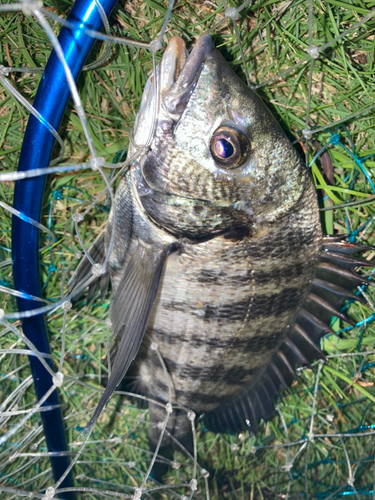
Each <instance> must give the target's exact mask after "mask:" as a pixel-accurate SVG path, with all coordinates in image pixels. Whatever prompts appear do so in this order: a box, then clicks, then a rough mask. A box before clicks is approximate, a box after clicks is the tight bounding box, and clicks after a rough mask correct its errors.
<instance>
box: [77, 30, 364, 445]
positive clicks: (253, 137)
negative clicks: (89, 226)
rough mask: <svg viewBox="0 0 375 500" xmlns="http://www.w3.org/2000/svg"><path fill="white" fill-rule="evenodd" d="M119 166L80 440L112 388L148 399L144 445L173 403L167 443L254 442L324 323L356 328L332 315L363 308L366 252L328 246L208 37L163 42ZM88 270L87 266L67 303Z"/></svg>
mask: <svg viewBox="0 0 375 500" xmlns="http://www.w3.org/2000/svg"><path fill="white" fill-rule="evenodd" d="M148 139H150V140H148ZM145 144H146V146H145V147H143V146H144V145H145ZM142 147H143V149H142ZM140 148H141V150H142V153H141V154H138V153H137V152H139V151H140ZM128 155H129V157H132V156H134V158H136V159H135V160H134V162H133V163H132V164H131V167H130V168H129V170H128V171H127V172H126V173H125V174H124V175H123V177H122V178H121V181H120V183H119V185H118V188H117V190H116V193H115V200H114V205H115V209H116V217H114V211H113V209H112V210H111V212H110V215H109V218H108V223H107V225H106V227H105V229H104V230H103V232H102V233H100V235H99V236H98V237H97V239H96V240H95V242H94V243H93V245H92V247H91V249H90V250H89V255H90V258H91V260H92V261H94V262H96V263H99V264H103V263H104V262H105V258H106V255H107V253H108V249H109V246H110V241H111V238H112V237H114V246H113V250H112V253H111V254H110V257H109V261H108V266H107V267H106V269H105V270H104V274H103V275H102V276H100V277H98V278H97V279H96V281H94V282H93V283H92V284H91V285H90V288H89V292H88V294H89V297H90V298H91V297H92V296H93V294H94V293H95V289H96V286H97V285H98V284H99V286H100V289H101V295H102V297H104V296H105V294H106V291H107V286H108V281H109V280H110V282H111V287H112V291H113V298H112V302H111V308H110V314H111V321H112V327H113V337H112V344H111V351H110V359H111V371H110V373H109V375H108V377H107V380H106V387H105V389H104V391H103V393H102V395H101V398H100V401H99V403H98V406H97V407H96V409H95V411H94V413H93V415H92V417H91V419H90V421H89V424H88V427H90V426H92V425H94V423H95V422H96V420H97V418H98V417H99V415H100V413H101V411H102V410H103V408H104V407H105V405H106V404H107V402H108V400H109V399H110V397H111V395H112V394H113V392H114V391H115V390H116V388H118V387H121V388H122V389H124V388H130V389H132V390H133V392H135V393H137V394H142V395H146V396H148V397H149V398H150V399H151V401H153V402H150V403H149V410H150V422H151V424H150V430H149V436H148V437H149V441H150V444H151V445H153V446H154V447H155V446H156V444H157V442H158V439H159V435H160V425H158V424H159V423H160V422H161V421H163V420H165V417H166V411H165V405H166V404H167V403H168V402H169V403H171V405H172V406H170V407H169V413H170V415H169V419H168V424H167V430H168V432H169V434H168V435H166V436H164V440H163V442H162V446H169V445H171V442H172V438H173V440H179V441H180V442H183V443H186V446H187V447H188V448H189V447H190V448H191V441H189V439H190V438H189V437H188V435H190V434H191V419H192V417H191V416H192V415H193V416H195V415H201V416H202V419H203V421H204V425H205V426H206V428H207V429H208V430H211V431H213V432H232V433H239V432H242V431H246V430H247V431H249V432H251V433H256V432H257V430H258V426H259V422H260V421H261V420H264V421H267V420H269V419H270V418H272V417H273V415H274V414H275V401H276V400H277V398H278V396H279V395H280V392H281V390H282V389H283V388H285V389H287V388H288V387H289V386H290V385H291V383H292V382H293V380H294V379H295V377H296V370H297V368H298V367H299V366H302V365H309V364H310V363H311V362H312V361H314V360H317V359H324V353H323V351H322V350H321V348H320V340H321V338H322V337H323V336H324V335H326V334H329V333H334V332H333V331H332V330H331V328H330V326H329V324H330V321H331V318H332V316H336V317H339V318H341V319H342V320H344V321H346V322H347V323H349V324H352V322H351V320H350V318H348V317H347V316H346V315H345V313H343V312H342V311H341V306H342V303H343V301H345V300H357V301H363V299H362V298H361V297H358V296H357V295H355V294H354V293H352V290H353V288H355V287H357V286H360V285H367V284H368V281H367V280H366V279H365V278H363V277H361V275H360V274H358V273H357V271H356V270H357V268H358V267H360V266H366V265H367V266H368V262H367V261H366V260H364V259H362V258H361V257H360V256H359V257H358V256H357V254H360V253H362V252H364V251H365V250H367V249H368V248H369V247H366V246H361V245H357V244H354V243H350V242H347V241H345V240H344V239H343V236H329V237H328V236H323V233H322V228H321V222H320V215H319V206H318V200H317V194H316V190H315V188H314V184H313V181H312V178H311V175H310V173H309V171H308V169H307V168H306V166H305V164H304V163H303V161H302V160H301V158H300V156H299V154H298V153H297V152H296V150H295V148H294V147H293V145H292V144H291V142H290V141H289V139H288V138H287V136H286V134H285V133H284V131H283V130H282V128H281V127H280V125H279V123H278V122H277V120H276V119H275V118H274V117H273V116H272V114H271V112H270V111H269V110H268V108H267V106H266V105H265V104H264V102H263V101H262V100H261V98H260V97H259V96H258V95H257V94H256V92H255V91H254V90H253V89H251V88H249V87H247V86H246V85H245V84H244V83H243V82H242V81H241V79H240V78H239V77H238V76H237V75H236V74H235V73H234V72H233V70H232V69H231V68H230V66H229V65H228V64H227V62H226V61H225V59H224V58H223V56H222V55H221V54H220V52H219V51H218V50H217V49H216V48H215V47H214V45H213V41H212V38H211V37H210V35H207V34H205V35H202V36H201V37H200V38H199V39H198V40H197V41H196V43H195V44H194V46H193V48H192V50H191V52H190V53H188V51H187V49H186V45H185V42H184V41H183V39H182V38H180V37H176V36H174V37H172V38H171V39H170V40H169V43H168V45H167V48H166V49H165V51H164V53H163V56H162V58H161V61H160V63H159V65H158V66H157V68H156V70H155V74H152V75H151V76H150V78H149V79H148V82H147V84H146V86H145V89H144V93H143V97H142V101H141V105H140V109H139V112H138V115H137V117H136V121H135V125H134V129H133V131H132V134H131V137H130V146H129V151H128ZM91 273H92V262H91V261H90V259H88V258H87V257H84V258H83V259H82V260H81V262H80V264H79V266H78V267H77V270H76V271H75V273H74V275H73V277H72V278H71V280H70V283H69V287H70V291H73V293H74V289H76V288H77V286H78V284H80V283H82V282H83V281H82V280H84V279H87V278H88V277H90V276H92V274H91ZM158 403H163V405H160V404H158ZM187 408H188V409H190V410H191V411H190V413H188V417H187V412H186V409H187Z"/></svg>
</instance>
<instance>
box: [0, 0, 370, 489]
mask: <svg viewBox="0 0 375 500" xmlns="http://www.w3.org/2000/svg"><path fill="white" fill-rule="evenodd" d="M96 3H97V4H99V0H98V1H97V2H96ZM371 5H372V2H362V1H359V0H358V1H357V0H352V1H351V2H350V3H344V2H337V1H333V0H329V1H327V2H325V3H323V2H316V1H314V2H313V1H312V0H311V1H302V2H301V1H286V2H285V1H280V2H269V1H264V0H260V1H256V2H249V1H246V2H244V3H242V4H236V3H234V2H233V3H232V2H230V3H229V2H226V1H222V2H217V3H216V2H211V1H208V0H207V1H204V2H201V1H199V2H198V1H197V2H176V3H173V2H170V3H169V4H167V3H162V2H159V3H157V2H153V1H151V0H146V1H145V2H139V1H131V2H127V3H125V4H123V3H119V4H118V5H117V6H116V8H115V10H114V12H113V13H112V14H111V16H110V18H109V20H107V19H105V22H104V26H105V28H104V30H103V31H102V33H95V32H89V33H88V35H89V36H93V37H94V38H96V39H98V40H99V41H98V42H97V44H96V45H95V47H94V50H93V52H92V54H91V56H90V61H89V62H88V63H87V66H86V67H85V70H86V71H84V73H83V74H82V75H81V77H80V79H79V81H78V84H77V85H76V84H75V83H74V81H73V80H72V79H71V81H70V86H71V92H72V96H73V102H72V103H70V104H69V105H68V109H67V111H66V113H65V118H64V121H63V124H62V127H61V129H60V130H59V132H57V131H55V130H54V129H53V128H52V127H51V126H50V125H49V124H48V123H45V125H46V126H47V127H48V128H49V130H50V132H51V133H53V135H54V136H55V138H56V139H57V145H58V146H57V147H55V150H54V155H53V158H54V160H53V161H52V162H51V164H50V167H49V168H48V173H49V174H50V175H49V176H48V180H47V188H46V192H45V196H44V204H43V216H42V220H41V222H40V223H39V222H37V221H33V220H28V222H29V223H30V224H33V225H36V226H37V227H39V228H40V230H41V249H40V265H41V274H42V282H43V285H42V291H43V300H44V302H45V304H44V305H43V308H42V309H41V308H40V299H38V301H39V302H38V304H37V305H36V308H35V311H34V312H33V313H32V314H35V313H36V312H40V311H41V310H43V311H44V312H45V313H46V320H47V324H48V331H49V337H50V344H51V352H52V359H53V366H54V370H53V371H51V369H50V368H49V367H48V370H49V371H50V372H51V375H53V382H54V385H53V387H52V388H51V391H53V390H55V389H56V390H57V388H58V390H59V393H60V400H61V402H62V409H63V414H64V422H65V426H66V429H67V435H68V440H69V451H68V454H69V456H70V458H71V464H72V466H74V476H75V483H76V487H75V488H74V489H75V490H76V491H77V492H79V495H80V498H132V499H140V498H180V499H192V498H197V499H208V498H212V499H214V498H220V499H222V498H228V499H237V498H238V499H255V498H264V499H272V498H289V499H291V498H301V497H302V498H316V499H328V498H341V497H343V496H352V497H356V498H362V497H366V498H369V497H371V496H372V497H373V498H374V497H375V493H374V477H375V454H374V449H375V446H374V444H375V443H374V439H373V437H374V435H375V425H374V417H375V411H374V402H375V392H374V390H373V386H374V380H375V375H374V374H375V333H374V329H373V325H372V323H373V321H374V319H375V308H374V304H373V299H372V292H371V287H368V288H364V287H362V288H359V289H358V290H357V291H356V293H357V295H362V296H363V297H364V299H365V301H366V304H365V305H363V304H359V303H347V304H346V305H345V308H346V309H348V313H349V315H350V317H351V318H352V319H353V321H354V322H355V326H354V327H352V326H350V327H347V325H346V323H342V321H341V320H339V319H337V318H334V319H333V321H332V328H333V329H334V330H335V331H336V332H337V333H338V334H339V336H338V337H336V336H327V337H326V338H325V339H324V341H323V347H324V350H325V352H326V353H327V361H326V362H324V363H322V362H317V363H315V364H313V365H312V366H311V367H309V368H304V369H302V368H301V369H300V370H299V375H300V376H299V379H298V381H296V382H294V383H293V386H292V388H291V390H290V392H289V393H285V394H283V396H282V399H281V401H280V403H279V405H278V406H277V414H276V417H275V418H274V419H273V420H271V421H270V422H268V423H267V424H261V426H260V431H259V432H258V434H257V435H256V436H249V435H247V434H240V435H238V436H237V435H229V434H222V435H214V434H212V433H210V432H208V431H207V430H206V429H205V428H204V425H203V423H202V422H200V421H199V419H198V421H196V419H195V415H194V413H193V412H191V411H188V410H187V411H186V418H188V419H190V420H191V424H192V425H191V428H192V434H193V442H194V454H193V455H190V454H189V453H188V452H187V451H186V450H184V449H183V448H181V452H175V454H174V457H173V459H170V460H168V459H167V458H165V457H163V456H161V455H160V454H158V453H157V451H156V452H155V453H152V452H150V450H149V447H148V442H147V429H148V426H149V425H150V423H149V415H148V411H147V409H145V410H140V409H139V405H137V404H136V402H135V401H134V397H133V399H129V398H128V394H126V393H121V392H117V393H116V394H117V395H114V396H113V397H112V398H111V400H110V402H109V404H108V405H107V406H106V408H105V410H104V411H103V413H102V415H101V417H100V418H99V420H98V422H97V424H96V425H95V427H94V428H93V429H92V431H91V432H90V433H88V434H86V435H82V434H81V431H82V429H83V428H84V426H85V425H86V424H87V422H88V420H89V418H90V416H91V414H92V412H93V411H94V409H95V407H96V404H97V402H98V400H99V396H100V392H101V391H102V390H103V388H102V386H101V385H100V380H101V377H102V375H103V374H105V373H106V370H107V368H106V362H105V359H106V351H107V346H108V344H109V340H110V337H111V324H110V320H109V305H110V297H107V298H106V299H105V301H104V302H101V300H100V297H99V296H95V297H94V300H93V301H92V302H91V303H90V304H88V305H86V303H85V298H84V297H83V298H81V299H80V300H79V301H78V303H77V304H75V305H74V307H72V304H71V302H70V297H69V296H67V292H66V290H67V287H66V284H67V281H68V279H69V277H70V276H71V274H72V270H73V269H74V268H75V267H76V265H77V263H78V261H79V260H80V259H81V258H82V255H83V253H85V254H87V250H88V248H89V247H90V245H91V243H92V242H93V241H94V239H95V237H96V236H97V235H98V234H99V233H100V231H101V229H102V228H103V227H104V225H105V223H106V220H107V217H108V213H109V209H110V207H111V202H112V200H113V192H114V189H115V186H116V181H117V179H119V178H120V177H121V175H122V174H123V173H124V171H125V169H126V168H127V167H128V165H129V164H130V162H131V161H132V159H129V158H128V159H127V158H126V151H127V144H128V142H129V133H130V131H131V129H132V127H133V125H134V120H135V114H136V112H137V109H138V106H139V103H140V98H141V95H142V89H143V87H144V84H145V82H146V80H147V78H148V76H149V74H150V72H151V71H152V69H153V68H154V70H155V65H156V63H157V61H158V59H159V58H160V56H161V53H162V52H161V51H160V50H159V49H160V46H161V45H163V46H165V43H166V41H167V39H168V38H169V37H170V36H171V35H180V36H182V37H183V38H184V39H185V40H186V41H187V42H188V43H189V42H190V41H192V40H194V38H196V37H197V36H199V35H201V34H202V33H204V32H207V31H208V32H210V33H211V35H212V36H213V38H214V43H215V45H216V46H217V47H218V48H219V50H220V51H221V52H222V53H223V55H224V56H225V58H226V59H227V61H228V62H229V63H230V65H231V66H232V67H233V68H234V70H235V71H236V72H237V74H238V75H239V76H240V77H241V78H242V79H243V80H244V81H247V82H248V84H249V85H251V86H253V87H254V88H255V89H257V91H258V93H259V94H260V95H261V96H262V97H263V99H264V100H265V102H266V104H267V105H268V106H269V107H270V108H271V109H272V112H273V113H274V115H276V116H277V118H278V119H279V121H280V123H281V124H282V126H283V127H284V129H285V130H286V131H287V132H288V133H289V134H290V136H291V139H292V141H294V142H295V144H296V147H297V148H299V149H300V151H301V154H303V155H304V156H305V159H306V163H307V165H309V167H310V168H311V172H312V176H313V178H314V182H315V184H316V187H317V190H318V194H319V196H320V198H321V206H322V223H323V226H324V229H325V232H326V233H327V234H332V233H333V232H334V231H335V232H339V233H349V239H350V240H351V241H358V242H365V243H367V244H371V243H373V241H374V233H373V218H374V215H375V210H374V198H373V197H374V195H375V187H374V183H373V180H372V176H373V169H374V167H375V160H374V155H375V132H374V125H375V124H374V108H375V103H374V98H373V96H374V91H375V82H374V79H373V66H374V53H375V39H374V35H373V29H374V25H375V22H374V14H375V11H374V10H371ZM68 12H69V6H67V5H66V4H60V3H57V5H56V3H54V2H52V1H47V0H46V1H45V2H44V4H42V3H39V2H34V1H30V0H23V1H22V2H20V3H6V4H2V5H1V6H0V26H1V28H0V29H1V31H0V64H1V67H0V84H1V85H2V88H0V101H1V108H0V117H1V118H0V158H1V162H2V168H1V174H0V181H1V182H0V197H1V199H0V210H1V218H0V224H1V228H0V231H1V233H0V234H1V245H0V257H1V261H0V294H1V304H0V305H1V307H2V309H1V310H0V316H1V317H0V324H1V330H0V359H1V364H0V377H1V386H0V398H1V399H0V421H1V429H2V432H1V436H0V492H1V493H0V497H2V498H7V499H8V498H9V499H11V498H21V497H33V498H62V497H61V496H59V495H63V493H64V490H63V488H61V487H60V484H61V482H62V479H63V478H60V480H59V481H58V482H57V483H56V482H55V481H54V479H53V475H52V470H51V465H50V461H49V458H50V452H48V450H47V448H46V443H45V438H44V435H43V428H42V425H41V421H40V412H41V411H45V408H44V409H43V408H42V404H43V400H39V401H38V400H37V399H36V396H35V391H34V387H33V381H32V376H31V372H30V368H29V363H28V355H30V354H33V355H36V356H38V357H39V359H40V361H41V362H44V363H45V361H44V357H43V355H42V354H41V353H39V352H38V351H37V350H36V349H35V347H34V346H33V345H32V344H30V342H29V341H28V340H27V339H26V338H25V337H24V336H23V334H22V329H21V326H20V318H21V316H22V314H20V313H18V312H17V307H16V297H17V295H19V294H20V292H17V291H16V290H15V289H14V284H13V277H12V270H11V260H10V248H11V215H15V216H17V217H21V218H22V217H24V216H23V214H21V213H19V212H17V211H16V210H15V209H13V208H12V198H13V189H14V181H15V180H16V179H18V178H21V176H23V177H24V176H26V175H30V176H37V175H43V174H45V173H46V171H45V170H44V171H43V172H41V171H38V170H34V171H32V172H29V173H28V174H26V173H23V174H17V173H16V172H15V166H16V165H17V159H18V154H19V151H20V147H21V146H20V144H21V141H22V137H23V134H24V131H25V126H26V122H27V118H28V116H29V114H30V113H33V114H34V115H35V116H36V117H37V118H38V119H40V120H43V117H41V116H40V115H38V112H37V111H36V110H35V109H34V108H33V106H32V101H33V98H34V96H35V92H36V89H37V86H38V83H39V81H40V78H41V73H42V72H43V68H44V66H45V64H46V61H47V58H48V55H49V53H50V51H51V46H53V47H54V48H55V50H56V52H57V53H58V51H59V45H58V42H57V39H56V34H58V32H59V31H60V29H61V25H62V24H66V17H67V14H68ZM103 17H104V14H103ZM151 139H152V136H150V137H149V138H148V141H146V143H145V144H143V145H139V146H138V148H137V149H136V156H138V157H139V156H140V155H142V154H143V153H144V151H145V148H147V145H148V144H149V142H150V140H151ZM374 255H375V253H374V252H373V251H372V250H370V251H369V252H368V253H367V254H366V258H367V259H368V260H371V259H372V258H373V256H374ZM93 264H95V263H94V262H93ZM97 271H98V273H99V272H100V269H97ZM372 275H373V272H372V271H371V269H370V268H369V270H368V271H367V277H368V280H369V282H370V283H371V281H372ZM94 277H95V275H93V277H91V278H90V279H93V278H94ZM86 285H87V283H85V284H82V286H81V288H82V289H83V288H84V287H85V286H86ZM23 296H24V295H23ZM29 298H30V297H29ZM28 314H29V313H28ZM154 347H155V349H156V352H157V346H154ZM159 356H160V355H159ZM161 362H162V359H161ZM46 366H48V365H46ZM135 398H138V399H142V398H140V396H136V395H135ZM143 399H147V398H143ZM165 410H166V411H165V420H164V421H162V422H160V423H159V427H160V435H161V436H162V435H163V433H165V432H167V430H166V424H167V421H168V417H169V415H170V410H171V407H169V406H166V408H165ZM172 411H173V408H172ZM155 460H157V461H161V462H165V463H168V464H169V470H168V474H167V475H166V476H165V478H164V483H163V484H159V483H158V482H157V481H156V480H155V479H153V478H152V476H150V473H151V472H152V465H153V463H154V461H155Z"/></svg>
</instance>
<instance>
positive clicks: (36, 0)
mask: <svg viewBox="0 0 375 500" xmlns="http://www.w3.org/2000/svg"><path fill="white" fill-rule="evenodd" d="M21 5H22V12H23V13H24V14H25V16H31V15H33V13H34V12H35V11H38V10H40V9H41V8H42V7H43V2H42V0H21ZM48 498H49V497H48ZM51 498H53V497H51Z"/></svg>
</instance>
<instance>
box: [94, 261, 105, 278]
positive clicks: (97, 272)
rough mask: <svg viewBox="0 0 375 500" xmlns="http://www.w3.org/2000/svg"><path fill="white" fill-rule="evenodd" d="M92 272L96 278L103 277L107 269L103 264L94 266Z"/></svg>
mask: <svg viewBox="0 0 375 500" xmlns="http://www.w3.org/2000/svg"><path fill="white" fill-rule="evenodd" d="M91 272H92V274H93V275H94V276H102V275H103V274H105V267H104V266H103V264H94V265H93V266H92V268H91Z"/></svg>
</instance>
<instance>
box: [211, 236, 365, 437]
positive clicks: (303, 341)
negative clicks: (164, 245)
mask: <svg viewBox="0 0 375 500" xmlns="http://www.w3.org/2000/svg"><path fill="white" fill-rule="evenodd" d="M366 250H373V248H372V247H365V246H363V245H356V244H353V243H347V242H344V241H342V238H341V237H325V238H323V248H322V254H321V258H320V262H319V264H318V266H317V268H316V273H315V279H314V280H313V282H312V283H311V286H310V290H309V293H308V294H307V296H306V299H305V301H304V303H303V304H302V306H301V308H300V309H299V311H298V313H297V316H296V319H295V324H294V325H293V327H292V328H290V329H289V332H288V333H287V337H286V338H285V340H283V342H282V343H281V344H280V346H279V349H278V351H277V352H276V353H275V354H274V355H273V357H272V359H271V362H270V363H269V365H268V366H267V367H266V368H265V370H264V371H263V372H262V373H261V374H260V375H259V377H258V378H257V379H256V380H255V382H253V383H252V385H251V386H250V387H249V388H248V389H247V390H244V391H243V392H241V393H240V394H238V395H236V396H233V397H232V398H230V399H229V400H227V401H225V402H224V403H222V404H221V405H220V406H219V407H218V408H217V409H215V410H213V411H211V412H207V413H206V414H205V416H204V422H205V425H206V426H207V428H208V429H209V430H212V431H213V432H225V431H231V432H240V431H243V430H246V429H248V430H249V431H250V432H253V433H256V432H257V429H258V423H259V421H260V420H261V419H263V420H264V421H267V420H268V419H269V418H270V417H271V416H273V415H274V413H275V410H274V401H275V398H276V396H278V395H279V394H280V391H281V389H282V388H288V387H289V385H290V384H291V383H292V381H293V380H294V378H295V377H296V370H297V367H298V366H301V365H307V364H309V363H311V362H312V361H314V360H316V359H319V358H320V359H324V354H323V352H322V351H321V349H320V347H319V345H320V340H321V338H322V337H323V336H324V335H326V334H327V333H334V332H333V331H332V330H331V328H330V327H329V323H330V321H331V318H332V317H333V316H337V317H339V318H341V319H343V320H344V321H346V322H348V323H349V324H353V323H352V322H351V320H350V319H349V318H347V317H346V316H345V315H344V314H343V313H342V312H341V306H342V302H343V301H344V300H358V301H360V302H364V301H363V299H362V297H357V296H356V295H354V294H353V293H352V291H351V290H352V289H353V288H355V287H356V286H358V285H364V284H366V285H367V284H371V283H370V282H369V281H368V280H366V279H365V278H363V277H362V276H360V275H358V274H357V273H356V272H355V270H354V269H355V268H356V267H360V266H371V263H370V262H368V261H366V260H362V259H358V258H356V257H352V255H353V254H356V253H360V252H363V251H366Z"/></svg>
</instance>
